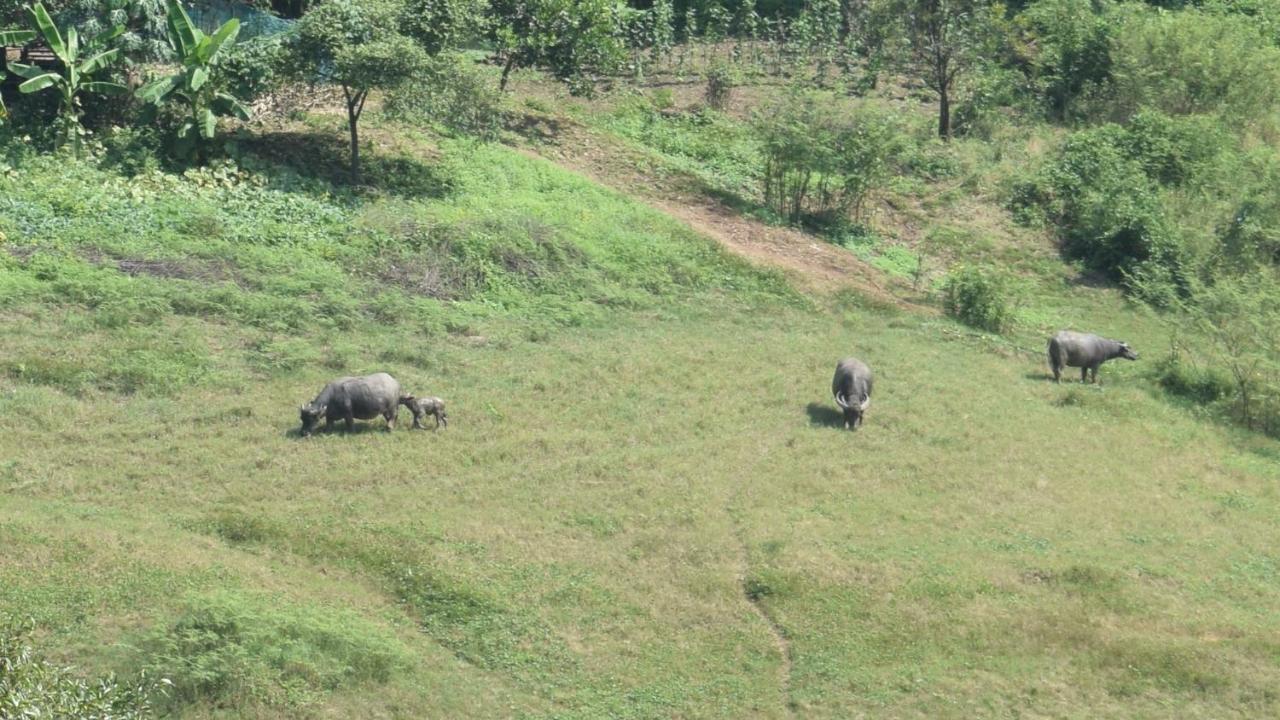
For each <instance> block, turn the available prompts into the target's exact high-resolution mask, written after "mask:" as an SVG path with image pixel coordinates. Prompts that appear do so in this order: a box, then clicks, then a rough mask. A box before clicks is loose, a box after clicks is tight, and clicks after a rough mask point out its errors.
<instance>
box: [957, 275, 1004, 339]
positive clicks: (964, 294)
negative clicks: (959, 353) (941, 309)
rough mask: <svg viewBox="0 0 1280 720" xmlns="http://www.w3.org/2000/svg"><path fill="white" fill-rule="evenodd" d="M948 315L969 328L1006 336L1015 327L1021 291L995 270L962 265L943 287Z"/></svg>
mask: <svg viewBox="0 0 1280 720" xmlns="http://www.w3.org/2000/svg"><path fill="white" fill-rule="evenodd" d="M943 293H944V304H945V307H946V310H947V314H948V315H950V316H951V317H954V318H955V319H957V320H959V321H960V322H963V323H964V324H966V325H970V326H972V327H976V328H979V329H981V330H987V331H990V332H994V333H1002V332H1005V331H1006V330H1008V329H1010V327H1012V325H1013V312H1014V309H1015V307H1016V305H1017V302H1016V296H1017V289H1016V287H1015V286H1014V283H1013V280H1012V278H1010V277H1009V276H1008V275H1006V274H1004V273H1002V272H1000V271H998V270H995V269H994V268H988V267H979V266H974V265H962V266H961V267H959V268H957V269H955V270H953V271H952V272H951V273H949V274H948V275H947V279H946V281H945V282H944V284H943Z"/></svg>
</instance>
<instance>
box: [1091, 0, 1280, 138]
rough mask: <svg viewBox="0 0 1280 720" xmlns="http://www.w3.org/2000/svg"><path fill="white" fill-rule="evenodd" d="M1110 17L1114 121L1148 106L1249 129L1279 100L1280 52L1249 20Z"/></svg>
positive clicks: (1151, 14) (1197, 15)
mask: <svg viewBox="0 0 1280 720" xmlns="http://www.w3.org/2000/svg"><path fill="white" fill-rule="evenodd" d="M1117 15H1118V17H1117V18H1116V20H1117V21H1118V22H1117V23H1116V27H1117V31H1116V35H1115V39H1114V41H1113V43H1112V48H1111V56H1112V62H1113V68H1112V74H1113V76H1114V79H1115V85H1116V92H1115V102H1114V104H1113V106H1112V111H1113V113H1114V117H1125V116H1127V115H1129V114H1131V113H1132V112H1133V111H1134V110H1135V109H1137V108H1141V107H1155V108H1159V109H1160V110H1162V111H1164V112H1166V113H1168V114H1171V115H1184V114H1202V113H1212V114H1217V115H1219V116H1220V117H1222V118H1223V119H1225V120H1227V121H1229V122H1231V123H1232V124H1236V125H1241V126H1248V125H1253V124H1256V123H1258V122H1260V121H1264V120H1266V119H1268V118H1269V117H1270V116H1271V114H1272V112H1273V109H1274V108H1275V106H1276V105H1277V104H1278V103H1280V48H1277V47H1275V46H1274V45H1273V44H1271V42H1269V41H1268V39H1267V38H1266V37H1265V35H1264V34H1263V33H1262V32H1261V31H1260V29H1259V26H1258V24H1257V23H1256V22H1255V20H1254V19H1253V18H1249V17H1245V16H1243V15H1219V14H1211V13H1202V12H1198V11H1195V10H1183V11H1179V12H1160V11H1156V10H1149V9H1139V8H1136V7H1135V8H1129V9H1128V10H1127V11H1126V12H1123V13H1117Z"/></svg>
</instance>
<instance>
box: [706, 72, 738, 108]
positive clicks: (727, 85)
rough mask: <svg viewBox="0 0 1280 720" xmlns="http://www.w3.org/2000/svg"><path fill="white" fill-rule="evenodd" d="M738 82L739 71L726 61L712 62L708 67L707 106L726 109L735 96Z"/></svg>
mask: <svg viewBox="0 0 1280 720" xmlns="http://www.w3.org/2000/svg"><path fill="white" fill-rule="evenodd" d="M737 83H738V75H737V71H736V70H734V68H733V66H732V65H730V64H728V63H725V62H716V63H712V65H711V67H709V68H707V91H706V96H705V97H706V100H707V107H710V108H711V109H713V110H724V109H725V108H726V107H728V106H729V100H730V98H732V96H733V87H734V85H736V84H737Z"/></svg>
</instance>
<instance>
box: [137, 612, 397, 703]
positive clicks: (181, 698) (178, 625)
mask: <svg viewBox="0 0 1280 720" xmlns="http://www.w3.org/2000/svg"><path fill="white" fill-rule="evenodd" d="M142 649H143V650H144V651H145V652H146V653H147V658H146V665H147V667H148V668H150V669H151V670H152V671H153V672H163V673H165V674H166V675H168V676H169V677H170V678H172V681H173V697H172V700H173V701H174V702H177V703H195V702H201V701H209V700H212V701H216V702H219V703H221V704H227V703H230V704H233V705H239V706H247V705H265V706H275V707H290V706H299V705H305V704H307V703H309V702H312V701H313V700H314V699H315V697H316V696H317V695H318V694H320V693H324V692H327V691H331V690H334V689H336V688H338V687H342V686H344V685H347V684H352V683H363V682H377V683H380V682H386V681H387V680H388V679H390V677H391V675H392V674H393V673H394V672H395V671H396V669H397V668H398V667H399V666H401V665H402V664H403V663H404V661H405V657H404V650H403V648H402V647H401V646H400V644H399V643H398V642H397V641H396V640H395V639H394V638H391V637H389V636H387V634H386V633H385V632H384V631H383V630H382V629H381V628H378V627H377V626H374V625H372V624H370V623H369V622H367V621H365V620H363V619H360V618H357V617H355V616H352V615H350V614H348V613H337V612H333V611H323V612H322V611H319V610H317V609H313V608H307V607H297V606H280V605H267V604H265V603H259V602H256V601H253V600H251V599H249V598H246V597H244V596H241V595H238V594H233V593H221V594H218V595H214V596H207V597H196V598H192V599H190V600H188V602H187V607H186V609H185V610H184V611H183V613H182V614H181V615H180V616H179V617H178V618H177V619H176V621H175V622H174V623H173V624H172V625H170V626H169V627H167V628H161V629H158V630H156V631H155V632H153V633H152V634H151V635H150V636H149V637H147V638H146V639H145V640H144V642H143V647H142Z"/></svg>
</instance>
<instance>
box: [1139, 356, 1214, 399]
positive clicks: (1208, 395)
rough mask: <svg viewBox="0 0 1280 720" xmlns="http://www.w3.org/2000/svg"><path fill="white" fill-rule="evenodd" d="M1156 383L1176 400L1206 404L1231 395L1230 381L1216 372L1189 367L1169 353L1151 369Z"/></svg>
mask: <svg viewBox="0 0 1280 720" xmlns="http://www.w3.org/2000/svg"><path fill="white" fill-rule="evenodd" d="M1155 377H1156V382H1158V383H1159V384H1160V387H1162V388H1164V389H1165V390H1166V391H1168V392H1169V393H1171V394H1173V395H1177V396H1178V397H1183V398H1186V399H1188V400H1192V401H1194V402H1197V403H1201V404H1204V405H1208V404H1210V403H1214V402H1217V401H1218V400H1221V399H1222V398H1225V397H1229V396H1230V395H1231V394H1232V391H1233V387H1232V384H1231V378H1230V377H1229V376H1228V375H1227V374H1226V373H1223V372H1222V371H1220V370H1214V369H1212V368H1207V367H1199V366H1197V365H1193V364H1191V363H1190V362H1188V361H1187V359H1186V358H1185V357H1183V355H1182V353H1179V352H1171V353H1170V354H1169V355H1168V356H1167V357H1165V358H1164V359H1162V360H1161V361H1160V362H1159V363H1157V364H1156V367H1155Z"/></svg>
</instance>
